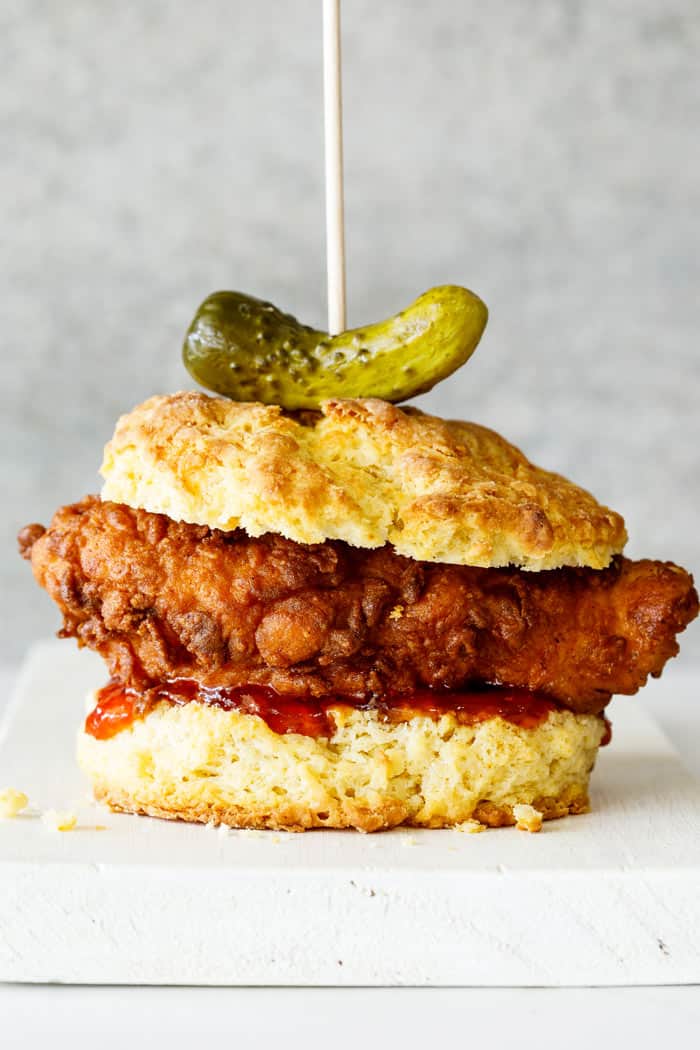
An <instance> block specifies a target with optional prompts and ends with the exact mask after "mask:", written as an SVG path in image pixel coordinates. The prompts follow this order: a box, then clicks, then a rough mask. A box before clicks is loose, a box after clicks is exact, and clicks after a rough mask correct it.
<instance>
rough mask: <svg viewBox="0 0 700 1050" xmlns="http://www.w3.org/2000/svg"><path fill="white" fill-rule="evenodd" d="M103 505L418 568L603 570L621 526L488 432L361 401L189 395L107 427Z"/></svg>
mask: <svg viewBox="0 0 700 1050" xmlns="http://www.w3.org/2000/svg"><path fill="white" fill-rule="evenodd" d="M102 474H103V476H104V478H105V483H104V486H103V490H102V498H103V499H105V500H113V501H114V502H117V503H126V504H128V505H129V506H131V507H140V508H143V509H145V510H148V511H152V512H154V513H161V514H167V515H168V516H169V517H170V518H173V519H175V520H178V521H186V522H191V523H194V524H199V525H208V526H209V527H210V528H215V529H223V530H225V531H230V530H233V529H237V528H242V529H245V531H246V532H247V533H248V534H249V535H250V536H260V535H262V534H263V533H266V532H276V533H280V534H281V535H283V536H286V537H287V538H288V539H291V540H295V541H296V542H298V543H322V542H324V541H325V540H343V541H344V542H345V543H349V544H351V545H353V546H355V547H381V546H383V545H384V544H386V543H390V544H391V545H392V546H393V547H394V549H395V550H396V551H397V552H398V553H399V554H403V555H407V556H408V557H410V558H414V559H416V560H419V561H431V562H450V563H454V564H460V565H475V566H482V567H486V568H495V567H497V566H504V565H517V566H520V567H521V568H523V569H531V570H541V569H554V568H558V567H560V566H564V565H572V566H574V565H580V566H589V567H591V568H594V569H602V568H605V566H606V565H608V564H609V562H610V560H611V558H612V557H613V556H614V555H615V554H618V553H619V552H620V551H621V550H622V548H623V547H624V545H625V542H626V539H627V535H626V532H625V525H624V522H623V520H622V518H621V517H620V515H619V514H616V513H615V512H614V511H611V510H609V509H608V508H607V507H604V506H601V504H599V503H597V502H596V500H595V499H594V498H593V496H591V495H590V494H589V493H588V492H585V491H584V490H583V489H581V488H579V487H578V486H576V485H573V484H572V483H571V482H570V481H567V480H566V479H565V478H563V477H560V476H559V475H557V474H552V473H549V472H548V471H545V470H541V469H540V468H539V467H536V466H534V465H533V464H532V463H530V462H529V461H528V460H527V459H526V457H525V456H524V455H523V454H522V452H520V451H518V449H516V448H514V446H513V445H510V444H509V443H508V442H507V441H505V440H504V439H503V438H502V437H500V436H499V435H498V434H496V433H495V432H494V431H492V430H488V429H487V428H486V427H482V426H478V425H477V424H475V423H462V422H453V421H448V420H443V419H439V418H438V417H436V416H430V415H427V414H426V413H424V412H421V411H419V410H418V409H415V408H404V409H401V408H397V407H396V406H395V405H392V404H389V403H388V402H386V401H379V400H376V399H372V398H367V399H361V400H359V399H358V400H332V401H326V402H325V403H324V404H323V406H322V410H321V412H318V413H317V412H313V413H312V412H307V413H297V414H294V415H290V414H287V413H285V412H283V411H282V409H280V408H279V407H278V406H276V405H262V404H258V403H242V402H236V401H229V400H227V399H225V398H217V397H208V396H207V395H205V394H200V393H195V392H189V393H180V394H173V395H168V396H161V397H153V398H151V399H150V400H148V401H146V402H144V404H142V405H140V406H138V407H137V408H135V409H134V410H133V412H131V413H129V414H128V415H126V416H122V418H121V419H120V420H119V422H118V423H117V427H116V430H115V433H114V437H113V438H112V440H111V441H110V442H109V444H108V445H107V447H106V449H105V456H104V462H103V464H102Z"/></svg>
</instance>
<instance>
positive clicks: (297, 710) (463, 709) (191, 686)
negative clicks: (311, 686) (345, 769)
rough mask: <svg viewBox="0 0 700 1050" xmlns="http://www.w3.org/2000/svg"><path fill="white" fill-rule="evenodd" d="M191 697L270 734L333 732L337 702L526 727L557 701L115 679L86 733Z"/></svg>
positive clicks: (521, 695) (475, 693) (98, 733)
mask: <svg viewBox="0 0 700 1050" xmlns="http://www.w3.org/2000/svg"><path fill="white" fill-rule="evenodd" d="M191 700H197V701H198V702H199V703H204V704H210V705H212V706H214V707H220V708H222V709H223V710H224V711H241V712H243V713H244V714H249V715H258V716H259V717H260V718H262V719H263V720H264V721H265V722H266V723H267V725H268V726H269V727H270V729H272V730H274V732H275V733H280V734H283V733H303V734H304V735H305V736H312V737H329V736H332V735H333V732H334V730H335V721H334V719H333V709H334V708H336V709H337V708H338V707H340V706H344V707H354V708H359V709H361V710H375V711H377V712H379V715H380V717H381V718H383V719H384V720H385V721H387V722H392V723H396V722H405V721H407V720H408V719H410V718H412V717H414V716H415V715H427V716H429V717H430V718H433V719H438V718H439V717H440V716H441V715H443V714H446V713H449V712H451V713H453V714H454V715H455V716H456V718H457V720H458V721H459V722H461V723H462V724H464V725H475V724H476V723H478V722H485V721H487V720H488V719H489V718H496V717H500V718H503V719H505V720H506V721H507V722H512V723H513V724H514V725H517V726H522V727H523V728H525V729H534V728H535V727H536V726H538V725H540V724H541V723H542V722H544V721H545V719H546V718H547V716H548V715H549V713H550V711H556V710H558V705H557V704H556V703H555V702H554V701H552V700H548V699H547V698H546V697H543V696H539V695H537V694H536V693H531V692H528V691H527V690H526V689H510V688H508V687H504V686H475V687H473V688H469V689H465V690H455V691H448V690H444V691H442V690H436V689H418V690H416V691H415V692H413V693H411V694H409V695H404V696H386V697H382V698H381V699H371V700H364V699H363V700H358V699H357V698H353V697H340V696H339V697H324V698H322V699H319V700H303V699H299V698H298V697H292V696H286V695H284V694H283V693H278V692H277V691H276V690H275V689H271V688H269V687H268V686H263V685H248V686H220V687H216V686H204V685H200V683H198V682H196V681H193V680H192V679H188V678H178V679H175V680H174V681H171V682H163V683H161V684H160V685H158V686H155V687H153V688H152V689H149V690H147V691H146V692H144V693H140V692H138V691H137V690H135V689H130V688H128V687H127V686H125V685H123V684H122V683H121V682H118V681H112V682H109V684H108V685H106V686H105V687H104V688H103V689H100V690H99V692H98V693H97V704H96V706H95V709H94V710H93V711H92V712H91V713H90V714H89V715H88V717H87V719H86V722H85V731H86V732H87V733H89V734H90V735H91V736H94V737H96V738H97V739H98V740H107V739H109V738H110V737H112V736H115V735H116V734H117V733H118V732H119V731H120V730H122V729H125V728H126V727H127V726H129V725H131V723H132V722H133V721H134V720H135V719H137V718H139V717H143V715H145V714H146V713H147V711H148V710H149V708H150V707H151V706H153V705H154V704H156V703H159V702H160V701H167V702H169V703H173V704H178V705H181V704H186V703H189V702H190V701H191ZM605 723H606V733H605V736H604V738H603V741H602V743H603V744H607V743H608V742H609V740H610V723H609V722H608V721H607V719H605Z"/></svg>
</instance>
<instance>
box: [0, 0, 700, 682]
mask: <svg viewBox="0 0 700 1050" xmlns="http://www.w3.org/2000/svg"><path fill="white" fill-rule="evenodd" d="M320 47H321V37H320V4H319V3H318V2H315V0H296V2H291V0H288V2H280V0H259V2H257V3H254V2H252V0H200V2H198V3H191V2H190V3H178V2H175V0H169V2H160V0H149V2H140V3H137V2H130V3H129V2H121V0H120V2H118V0H103V2H95V0H63V2H58V0H55V2H50V0H44V2H41V0H20V2H13V0H0V77H1V81H2V90H1V91H0V129H1V134H2V138H1V142H2V153H1V159H0V180H1V181H0V209H1V215H0V229H1V231H2V235H1V243H0V269H1V272H2V295H1V297H0V311H1V314H0V318H1V322H2V324H1V328H0V338H1V344H0V345H1V348H2V355H3V363H4V368H3V373H2V376H3V381H2V384H1V385H0V397H2V406H1V407H2V411H1V412H0V447H1V448H2V457H3V459H2V472H3V474H2V479H1V481H2V492H3V494H4V497H5V507H4V510H3V512H2V515H1V516H0V517H1V522H2V537H1V539H2V543H1V544H0V567H1V570H2V588H3V590H2V594H3V602H2V610H3V618H4V622H3V629H2V631H1V632H0V641H1V644H2V651H1V652H0V659H5V661H13V660H17V659H19V658H20V656H21V653H22V650H23V648H24V647H25V646H26V644H27V643H28V642H29V641H30V640H32V639H34V638H36V637H39V636H41V635H45V634H47V633H50V632H51V631H53V630H54V629H55V627H56V625H57V616H56V614H55V613H54V611H53V609H52V607H51V604H50V602H49V600H48V599H47V598H46V596H45V595H42V594H41V593H40V592H39V591H38V590H37V589H36V588H35V586H34V585H33V584H32V581H31V578H30V572H29V569H28V567H27V566H26V565H25V564H24V563H22V562H20V561H19V559H18V558H17V557H16V554H15V552H14V535H15V533H16V531H17V529H18V527H19V526H20V525H22V524H24V523H25V522H27V521H34V520H40V521H43V522H44V523H46V521H47V519H48V518H49V516H50V514H51V513H52V511H53V510H54V509H55V507H56V506H58V505H59V504H60V503H64V502H67V501H70V500H73V499H76V498H78V497H80V496H81V495H83V493H85V492H86V491H95V490H96V488H97V486H98V484H99V482H98V478H97V475H96V471H97V467H98V465H99V461H100V456H101V447H102V445H103V443H104V441H105V440H106V439H107V438H108V437H109V435H110V433H111V430H112V427H113V424H114V420H115V417H116V416H117V414H118V413H120V412H122V411H126V410H128V409H129V408H130V407H132V406H133V405H134V404H136V403H137V402H138V401H140V400H142V399H143V398H145V397H146V396H148V395H150V394H152V393H155V392H158V391H161V392H162V391H168V390H176V389H179V388H183V387H187V386H190V385H191V384H190V383H189V381H188V376H187V374H186V373H185V372H184V369H183V368H182V366H181V364H180V360H179V348H180V344H181V339H182V334H183V332H184V330H185V328H186V326H187V324H188V323H189V320H190V318H191V316H192V314H193V312H194V309H195V308H196V306H197V304H198V302H199V301H200V300H201V299H202V298H203V297H204V296H205V295H207V294H208V293H209V292H211V291H213V290H214V289H216V288H221V287H233V288H238V289H241V290H244V291H248V292H251V293H253V294H256V295H260V296H263V297H268V298H270V299H272V300H273V301H274V302H276V303H277V304H278V305H279V306H281V307H283V308H285V309H288V310H290V311H291V312H293V313H295V314H297V315H298V316H299V317H300V318H302V319H303V320H304V321H306V322H308V323H314V324H318V323H322V322H323V318H324V312H325V275H324V233H323V184H322V109H321V66H320V63H321V50H320ZM344 61H345V70H344V73H345V116H346V129H345V130H346V197H347V228H348V229H347V232H348V273H349V311H350V317H349V320H350V322H351V323H353V324H354V323H357V324H359V323H364V322H366V321H368V320H373V319H377V318H379V317H381V316H385V315H387V314H390V313H393V312H394V311H395V310H397V309H399V308H400V307H402V306H404V305H406V304H407V303H408V302H410V301H411V300H412V299H413V298H414V297H415V296H416V295H417V294H419V293H420V292H422V291H424V290H425V289H426V288H428V287H430V286H431V285H435V284H439V283H442V282H456V283H463V284H466V285H468V286H470V287H472V288H473V289H474V290H475V291H477V292H479V293H480V294H481V295H482V296H483V298H484V299H485V300H486V301H487V303H488V304H489V306H490V309H491V321H490V324H489V328H488V331H487V334H486V336H485V337H484V339H483V341H482V344H481V346H480V348H479V350H478V351H477V355H476V356H475V357H474V359H473V360H472V361H471V362H470V363H469V365H468V366H467V367H466V368H465V369H464V370H463V371H461V372H460V373H459V374H458V375H456V376H454V377H453V378H451V379H450V380H448V381H447V382H445V383H443V384H442V385H441V386H440V387H439V388H438V389H436V390H435V391H434V392H433V393H432V394H431V395H429V396H427V397H425V398H423V399H422V403H423V404H424V405H425V406H426V407H429V408H430V409H433V410H436V411H439V412H442V413H449V414H453V415H462V416H465V417H467V418H473V419H477V420H479V421H482V422H485V423H487V424H489V425H492V426H494V427H496V428H498V429H499V430H501V431H503V432H504V433H505V434H506V436H508V437H510V438H511V439H512V440H513V441H515V442H516V443H517V444H520V445H521V446H522V447H523V448H524V449H525V451H526V452H527V453H528V454H529V455H530V456H531V457H532V458H534V459H535V461H538V462H540V463H542V464H543V465H545V466H548V467H550V468H553V469H557V470H559V471H562V472H564V473H566V474H569V475H570V476H571V477H572V478H573V479H574V480H576V481H578V482H580V483H582V484H584V485H585V486H587V487H589V488H591V489H592V490H593V491H594V492H595V494H596V495H597V496H598V497H599V498H600V499H602V500H603V501H606V502H609V503H610V504H612V505H613V506H614V507H615V508H616V509H619V510H620V511H622V512H623V513H624V514H625V516H626V518H627V522H628V526H629V531H630V535H631V543H630V547H629V550H630V552H631V553H632V554H633V555H635V556H640V555H649V556H655V557H672V558H673V559H674V560H676V561H678V562H680V563H682V564H685V565H686V566H687V567H689V568H691V569H694V570H695V571H696V572H700V552H699V550H698V545H697V543H696V535H697V527H698V514H699V512H700V489H699V486H698V481H699V480H700V467H699V461H698V448H699V446H700V420H699V418H698V411H697V396H698V393H699V392H700V389H699V388H700V357H699V355H698V339H697V331H698V322H699V320H700V319H699V317H698V287H699V286H700V257H699V254H698V247H699V244H700V238H699V234H700V180H699V178H698V176H699V174H700V172H699V167H700V166H699V164H698V160H699V159H700V158H699V152H698V151H699V145H698V132H697V125H698V112H699V109H698V107H699V104H700V89H699V81H698V66H699V63H700V5H698V3H697V2H696V0H670V2H669V0H664V3H661V4H660V3H658V0H607V2H605V3H603V2H602V0H598V2H581V3H577V2H574V0H571V2H568V0H529V2H524V0H501V2H498V0H497V2H492V3H489V4H480V3H476V2H474V3H464V2H458V0H435V2H433V3H431V4H428V3H419V2H417V0H411V2H399V0H384V2H382V3H377V2H376V0H375V2H374V3H372V2H370V0H345V4H344ZM686 648H687V654H686V658H687V661H688V662H692V661H693V660H700V631H699V630H698V629H697V625H696V627H695V629H692V628H691V630H690V631H689V632H688V635H687V638H686Z"/></svg>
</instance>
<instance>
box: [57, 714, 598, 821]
mask: <svg viewBox="0 0 700 1050" xmlns="http://www.w3.org/2000/svg"><path fill="white" fill-rule="evenodd" d="M333 715H334V720H335V722H336V726H337V728H336V731H335V733H334V734H333V736H332V737H330V739H322V738H321V739H317V738H313V737H309V736H304V735H301V734H297V733H290V734H286V735H279V734H277V733H275V732H273V731H272V730H271V729H270V728H269V727H268V726H267V724H266V723H265V722H264V721H263V720H262V719H261V718H259V717H258V716H256V715H249V714H243V713H240V712H238V711H223V710H221V709H220V708H217V707H212V706H208V705H206V704H201V703H198V702H196V701H193V702H191V703H188V704H186V705H184V706H181V707H180V706H176V705H173V704H169V703H160V704H158V705H157V706H156V707H155V708H153V709H152V710H151V711H150V712H149V713H148V714H147V715H146V717H145V718H143V719H141V720H138V721H136V722H134V723H133V725H132V726H131V727H130V728H128V729H124V730H122V731H121V732H120V733H118V734H117V735H116V736H114V737H112V738H111V739H108V740H96V739H95V738H94V737H92V736H89V735H87V734H86V733H84V732H82V733H81V734H80V738H79V744H78V757H79V761H80V764H81V766H82V768H83V770H84V771H85V772H86V773H87V774H88V776H89V777H90V779H91V780H92V783H93V788H94V791H95V795H96V797H97V798H98V799H100V800H101V801H104V802H107V803H108V804H109V805H111V806H112V807H113V808H115V809H120V810H125V811H127V812H132V813H145V814H149V815H152V816H158V817H166V818H171V819H182V820H188V821H201V822H204V823H215V824H228V825H230V826H231V827H248V828H274V829H278V830H279V829H285V830H294V831H301V830H305V829H308V828H321V827H323V828H346V827H352V828H357V829H359V830H361V831H378V830H381V829H384V828H390V827H394V826H396V825H399V824H407V825H411V826H424V827H431V828H440V827H452V826H455V825H458V824H461V823H463V822H465V821H468V820H477V821H479V822H480V823H482V824H485V825H489V826H501V825H504V824H514V823H515V818H514V815H513V807H514V806H517V805H532V806H534V807H535V809H537V810H539V811H540V812H541V813H542V814H543V816H544V818H545V819H552V818H553V817H561V816H565V815H566V814H567V813H581V812H584V811H585V810H586V809H587V808H588V779H589V775H590V771H591V769H592V767H593V764H594V762H595V757H596V753H597V750H598V746H599V744H600V741H601V738H602V736H603V732H604V723H603V721H602V719H600V718H598V717H596V716H594V715H574V714H573V713H572V712H570V711H566V710H559V711H555V712H552V713H551V714H550V715H549V717H548V718H547V719H546V721H544V722H543V723H541V724H540V725H538V726H537V727H535V728H532V729H525V728H522V727H520V726H516V725H513V724H512V723H510V722H506V721H504V720H503V719H501V718H492V719H489V720H488V721H485V722H482V723H479V724H477V725H474V726H468V725H461V724H460V723H459V722H458V721H457V719H456V718H455V716H454V715H449V714H448V715H443V716H442V717H441V718H439V719H437V720H433V719H431V718H429V717H426V716H416V717H414V718H411V719H410V720H409V721H406V722H401V723H398V724H391V723H387V722H383V721H382V720H381V718H380V716H379V715H378V714H377V712H376V711H367V710H352V709H348V708H342V707H341V708H337V709H334V711H333Z"/></svg>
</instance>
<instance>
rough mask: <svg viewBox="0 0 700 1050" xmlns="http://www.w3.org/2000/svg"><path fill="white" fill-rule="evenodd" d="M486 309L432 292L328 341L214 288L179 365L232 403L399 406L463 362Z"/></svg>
mask: <svg viewBox="0 0 700 1050" xmlns="http://www.w3.org/2000/svg"><path fill="white" fill-rule="evenodd" d="M487 319H488V310H487V309H486V306H485V304H484V303H483V302H482V301H481V299H479V298H478V296H476V295H474V293H473V292H469V291H467V289H466V288H460V287H459V286H457V285H443V286H441V287H438V288H431V289H430V291H428V292H426V293H425V294H424V295H421V296H420V297H419V298H418V299H416V301H415V302H414V303H412V304H411V306H409V307H408V308H407V309H406V310H402V312H401V313H399V314H396V316H395V317H390V318H389V319H388V320H387V321H380V322H378V323H377V324H371V325H364V326H362V327H361V328H354V329H352V330H350V331H346V332H341V333H340V334H339V335H334V336H331V335H328V333H327V332H321V331H317V330H316V329H314V328H309V327H308V326H307V325H303V324H300V323H299V321H297V320H296V318H294V317H292V316H291V314H284V313H282V312H281V311H280V310H278V309H277V307H275V306H273V305H272V303H266V302H263V301H262V300H260V299H255V298H253V296H250V295H243V294H242V293H241V292H215V293H214V295H210V296H209V298H208V299H205V301H204V302H203V303H202V305H201V306H200V308H199V310H198V311H197V314H196V316H195V318H194V321H193V322H192V324H191V325H190V328H189V331H188V332H187V336H186V338H185V345H184V347H183V359H184V362H185V366H186V368H187V370H188V371H189V373H190V374H191V375H192V377H193V378H194V379H196V381H197V382H198V383H199V384H200V385H201V386H204V387H207V389H209V390H213V391H215V392H216V393H217V394H224V395H225V396H226V397H230V398H233V399H234V400H236V401H262V402H263V403H265V404H268V405H269V404H275V405H281V406H282V407H283V408H286V409H290V410H294V409H302V408H318V407H319V404H320V402H321V401H324V400H326V399H327V398H334V397H343V398H348V397H379V398H383V399H384V400H385V401H406V400H407V399H408V398H411V397H415V396H416V395H417V394H424V393H425V392H426V391H427V390H430V389H432V387H433V386H435V384H436V383H437V382H439V381H440V380H441V379H444V378H445V377H446V376H448V375H450V374H451V373H452V372H454V371H455V369H456V368H459V366H460V365H462V364H464V362H465V361H466V360H467V359H468V358H469V357H471V355H472V354H473V352H474V350H475V349H476V346H477V343H478V342H479V339H480V338H481V334H482V332H483V331H484V328H485V326H486V321H487Z"/></svg>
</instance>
